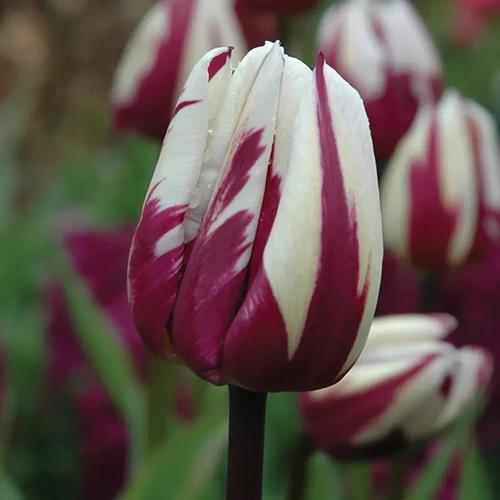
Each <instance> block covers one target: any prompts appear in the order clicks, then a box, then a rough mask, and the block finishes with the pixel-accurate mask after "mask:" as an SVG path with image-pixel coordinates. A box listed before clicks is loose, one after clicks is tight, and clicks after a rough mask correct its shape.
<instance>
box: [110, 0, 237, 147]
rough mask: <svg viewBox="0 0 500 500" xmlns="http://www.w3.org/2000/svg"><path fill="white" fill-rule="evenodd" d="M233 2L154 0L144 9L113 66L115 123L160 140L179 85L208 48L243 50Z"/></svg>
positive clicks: (222, 0) (121, 127)
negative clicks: (119, 59)
mask: <svg viewBox="0 0 500 500" xmlns="http://www.w3.org/2000/svg"><path fill="white" fill-rule="evenodd" d="M233 3H234V1H233V0H217V1H213V0H159V1H158V2H157V3H156V4H154V5H153V6H152V7H151V8H150V9H149V11H148V12H147V13H146V15H145V16H144V18H143V19H142V20H141V22H140V23H139V25H138V27H137V28H136V30H135V32H134V34H133V35H132V37H131V39H130V40H129V42H128V44H127V46H126V48H125V51H124V54H123V56H122V59H121V61H120V64H119V65H118V68H117V71H116V75H115V80H114V84H113V88H112V91H111V101H112V108H113V116H114V123H115V127H116V128H117V129H119V130H131V131H134V132H138V133H140V134H142V135H145V136H147V137H151V138H152V139H156V140H159V141H162V140H163V137H164V136H165V132H166V130H167V127H168V124H169V122H170V118H171V116H172V112H173V109H174V106H175V103H176V101H177V99H178V97H179V95H180V93H181V92H182V86H183V85H184V82H185V81H186V78H187V76H188V75H189V73H190V72H191V69H192V68H193V66H194V64H195V63H196V62H198V60H199V59H200V57H202V56H203V55H204V54H205V53H206V52H207V51H209V50H210V49H213V48H215V47H220V46H221V45H229V46H231V47H233V48H234V49H233V57H234V58H235V59H237V60H240V59H241V58H242V57H243V55H244V54H245V52H246V50H247V45H246V42H245V39H244V35H243V32H242V27H241V24H240V22H239V20H238V17H237V14H236V12H235V10H234V5H233Z"/></svg>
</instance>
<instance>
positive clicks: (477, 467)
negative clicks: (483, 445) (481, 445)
mask: <svg viewBox="0 0 500 500" xmlns="http://www.w3.org/2000/svg"><path fill="white" fill-rule="evenodd" d="M470 498H480V499H481V500H493V498H494V497H493V493H492V487H491V484H490V480H489V478H488V473H487V470H486V467H485V464H484V462H483V458H482V456H481V454H480V452H479V450H478V449H477V446H476V444H475V442H474V439H470V440H469V442H468V443H467V447H466V449H465V452H464V462H463V468H462V475H461V478H460V499H461V500H469V499H470Z"/></svg>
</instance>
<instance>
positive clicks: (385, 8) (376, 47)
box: [318, 0, 442, 162]
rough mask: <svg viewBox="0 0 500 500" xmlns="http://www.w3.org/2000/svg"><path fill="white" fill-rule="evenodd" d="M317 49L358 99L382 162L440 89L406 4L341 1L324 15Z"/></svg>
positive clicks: (437, 66)
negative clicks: (353, 90)
mask: <svg viewBox="0 0 500 500" xmlns="http://www.w3.org/2000/svg"><path fill="white" fill-rule="evenodd" d="M318 46H319V48H320V50H322V51H323V52H324V53H325V57H326V60H327V61H328V63H329V64H331V65H332V66H333V67H334V68H335V69H336V70H337V71H338V72H339V73H340V74H341V75H342V76H343V77H344V78H345V79H346V80H347V81H348V82H349V83H351V85H353V86H354V87H355V88H356V89H357V90H358V92H359V93H360V94H361V97H362V98H363V101H364V103H365V106H366V112H367V113H368V118H369V120H370V126H371V131H372V136H373V144H374V147H375V155H376V157H377V160H379V162H385V161H387V160H388V159H389V158H390V156H391V154H392V153H393V151H394V148H395V147H396V145H397V143H398V142H399V140H400V139H401V137H402V136H403V135H404V134H405V132H406V131H407V130H408V129H409V127H410V125H411V123H412V121H413V119H414V118H415V115H416V113H417V111H418V109H419V106H420V105H421V104H422V103H424V102H429V101H431V102H433V101H435V100H436V99H437V98H438V96H439V93H440V89H441V73H442V69H441V62H440V59H439V55H438V52H437V49H436V48H435V46H434V44H433V42H432V40H431V38H430V35H429V33H428V32H427V29H426V27H425V26H424V24H423V21H422V20H421V19H420V17H419V15H418V13H417V12H416V11H415V9H414V8H413V6H412V5H411V3H410V2H409V1H408V0H346V1H344V2H343V3H341V4H339V5H333V6H332V7H330V8H329V9H328V10H327V11H326V12H325V14H324V16H323V19H322V21H321V24H320V27H319V31H318Z"/></svg>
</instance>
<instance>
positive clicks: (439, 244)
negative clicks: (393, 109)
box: [382, 91, 478, 272]
mask: <svg viewBox="0 0 500 500" xmlns="http://www.w3.org/2000/svg"><path fill="white" fill-rule="evenodd" d="M462 108H463V105H462V102H461V99H460V98H459V96H458V95H457V94H456V92H452V91H448V93H447V94H446V95H445V96H444V97H443V99H442V101H441V103H440V105H439V107H438V108H436V109H434V108H430V107H427V108H423V109H422V110H421V111H420V113H419V115H418V116H417V119H416V120H415V123H414V125H413V126H412V129H411V130H410V132H409V133H408V135H407V136H406V137H405V138H404V139H403V141H402V142H401V144H400V146H399V148H398V149H397V151H396V154H395V156H394V158H393V160H392V161H391V163H390V165H389V166H388V169H387V172H386V175H385V176H384V179H383V182H382V216H383V220H384V237H385V238H386V244H387V246H388V248H390V249H391V250H394V252H395V253H397V254H398V255H399V256H400V257H402V258H405V259H407V260H408V261H409V262H411V263H412V264H414V265H416V266H419V267H422V268H424V269H427V270H431V271H436V272H438V271H442V270H443V269H446V268H447V267H456V266H458V265H459V264H461V263H462V262H463V260H464V259H465V258H466V257H467V255H468V254H469V251H470V249H471V246H472V244H473V241H474V235H475V232H476V228H477V216H478V203H477V201H478V200H477V193H476V189H474V186H475V184H476V180H475V173H474V168H473V165H474V158H473V148H472V144H471V141H470V140H469V138H468V133H467V121H466V120H465V117H464V114H463V109H462ZM429 241H432V242H433V244H432V245H429V244H428V242H429Z"/></svg>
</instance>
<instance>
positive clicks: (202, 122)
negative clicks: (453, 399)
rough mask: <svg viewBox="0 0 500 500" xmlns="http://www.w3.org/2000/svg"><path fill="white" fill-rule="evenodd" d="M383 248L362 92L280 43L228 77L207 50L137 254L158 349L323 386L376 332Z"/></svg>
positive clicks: (139, 322) (195, 364) (226, 368)
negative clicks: (308, 63)
mask: <svg viewBox="0 0 500 500" xmlns="http://www.w3.org/2000/svg"><path fill="white" fill-rule="evenodd" d="M382 246H383V245H382V237H381V220H380V209H379V200H378V187H377V179H376V167H375V161H374V156H373V149H372V144H371V140H370V134H369V127H368V121H367V117H366V114H365V112H364V108H363V103H362V101H361V99H360V97H359V95H358V93H357V92H356V91H355V90H354V89H353V88H352V87H350V86H349V85H348V84H347V83H346V82H345V81H344V80H343V79H342V78H341V77H340V76H339V75H338V74H337V73H336V72H335V71H334V70H333V69H331V68H330V67H329V66H328V65H327V64H326V63H325V62H324V59H323V57H322V56H321V55H320V56H319V59H318V63H317V66H316V68H315V70H314V71H311V70H310V69H309V68H307V67H306V66H305V65H304V64H303V63H302V62H300V61H299V60H297V59H293V58H291V57H288V56H286V55H285V54H284V53H283V50H282V48H281V47H280V46H279V43H278V42H276V43H275V44H271V43H267V44H266V45H265V46H263V47H260V48H257V49H254V50H252V51H250V52H249V53H248V55H247V56H246V57H245V58H244V60H243V61H242V62H241V64H240V65H239V66H238V67H237V68H236V69H235V70H234V72H233V68H232V55H231V50H230V49H229V48H219V49H216V50H213V51H211V52H209V53H208V54H206V55H205V56H204V57H203V58H202V59H201V60H200V61H199V63H198V64H197V65H196V66H195V67H194V69H193V71H192V73H191V75H190V76H189V78H188V81H187V83H186V85H185V87H184V91H183V93H182V95H181V97H180V99H179V102H178V103H177V106H176V108H175V112H174V117H173V119H172V122H171V123H170V126H169V129H168V132H167V135H166V137H165V141H164V143H163V148H162V151H161V154H160V158H159V161H158V165H157V168H156V171H155V173H154V175H153V178H152V181H151V184H150V187H149V190H148V193H147V196H146V201H145V204H144V207H143V212H142V216H141V220H140V222H139V225H138V227H137V230H136V233H135V236H134V240H133V243H132V248H131V253H130V261H129V271H128V285H129V300H130V304H131V308H132V312H133V318H134V321H135V324H136V326H137V329H138V331H139V333H140V334H141V336H142V338H143V340H144V342H145V343H146V344H147V345H148V346H149V348H150V349H151V350H152V351H153V352H155V353H156V354H158V355H159V356H162V357H164V358H166V359H170V360H172V361H177V362H180V363H184V364H186V365H187V366H188V367H189V368H191V369H192V370H193V371H194V372H195V373H196V374H198V375H199V376H200V377H202V378H204V379H206V380H208V381H210V382H212V383H214V384H217V385H222V384H226V383H230V384H231V385H239V386H242V387H245V388H247V389H251V390H254V391H257V392H271V391H286V390H290V391H299V390H309V389H311V390H312V389H318V388H320V387H325V386H327V385H330V384H332V383H333V382H334V381H335V380H337V379H338V378H340V377H342V376H343V375H344V374H345V373H346V372H347V371H348V369H349V368H350V367H351V366H352V364H353V363H354V361H355V360H356V358H357V357H358V355H359V353H360V351H361V349H362V346H363V344H364V342H365V339H366V335H367V334H368V330H369V326H370V324H371V320H372V317H373V313H374V309H375V304H376V300H377V295H378V288H379V282H380V273H381V261H382V254H383V249H382ZM336 284H338V286H337V285H336Z"/></svg>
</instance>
